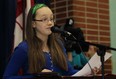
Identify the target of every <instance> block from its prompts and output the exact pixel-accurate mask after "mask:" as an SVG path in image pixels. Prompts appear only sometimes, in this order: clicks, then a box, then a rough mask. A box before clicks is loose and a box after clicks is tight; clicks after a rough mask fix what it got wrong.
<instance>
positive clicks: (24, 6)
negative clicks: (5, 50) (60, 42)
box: [22, 0, 26, 40]
mask: <svg viewBox="0 0 116 79" xmlns="http://www.w3.org/2000/svg"><path fill="white" fill-rule="evenodd" d="M25 9H26V0H22V11H23V40H25V25H26V24H25Z"/></svg>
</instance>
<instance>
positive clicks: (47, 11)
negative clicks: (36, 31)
mask: <svg viewBox="0 0 116 79" xmlns="http://www.w3.org/2000/svg"><path fill="white" fill-rule="evenodd" d="M36 14H38V15H40V16H43V15H53V12H52V11H51V9H49V8H48V7H42V8H40V9H38V10H37V11H36Z"/></svg>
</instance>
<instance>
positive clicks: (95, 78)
mask: <svg viewBox="0 0 116 79" xmlns="http://www.w3.org/2000/svg"><path fill="white" fill-rule="evenodd" d="M62 79H102V76H101V75H97V76H81V77H78V76H77V77H76V76H63V77H62ZM104 79H116V75H113V74H107V75H105V76H104Z"/></svg>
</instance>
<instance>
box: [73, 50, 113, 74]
mask: <svg viewBox="0 0 116 79" xmlns="http://www.w3.org/2000/svg"><path fill="white" fill-rule="evenodd" d="M111 56H112V54H111V53H108V52H106V54H105V56H104V61H106V60H107V59H108V58H110V57H111ZM88 63H89V64H90V66H91V68H92V69H93V68H95V67H97V68H100V67H101V60H100V56H98V55H97V53H95V54H94V55H93V56H92V57H91V59H90V60H89V62H88ZM88 63H87V64H86V65H85V66H84V67H83V68H82V69H81V70H80V71H79V72H77V73H75V74H74V75H72V76H87V75H90V74H92V73H91V68H90V66H89V64H88Z"/></svg>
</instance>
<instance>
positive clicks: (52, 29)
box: [51, 26, 72, 37]
mask: <svg viewBox="0 0 116 79" xmlns="http://www.w3.org/2000/svg"><path fill="white" fill-rule="evenodd" d="M51 31H52V32H53V33H61V35H63V36H66V37H68V36H71V35H72V34H71V33H70V32H68V31H65V30H61V29H59V28H58V27H57V26H53V27H51Z"/></svg>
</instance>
